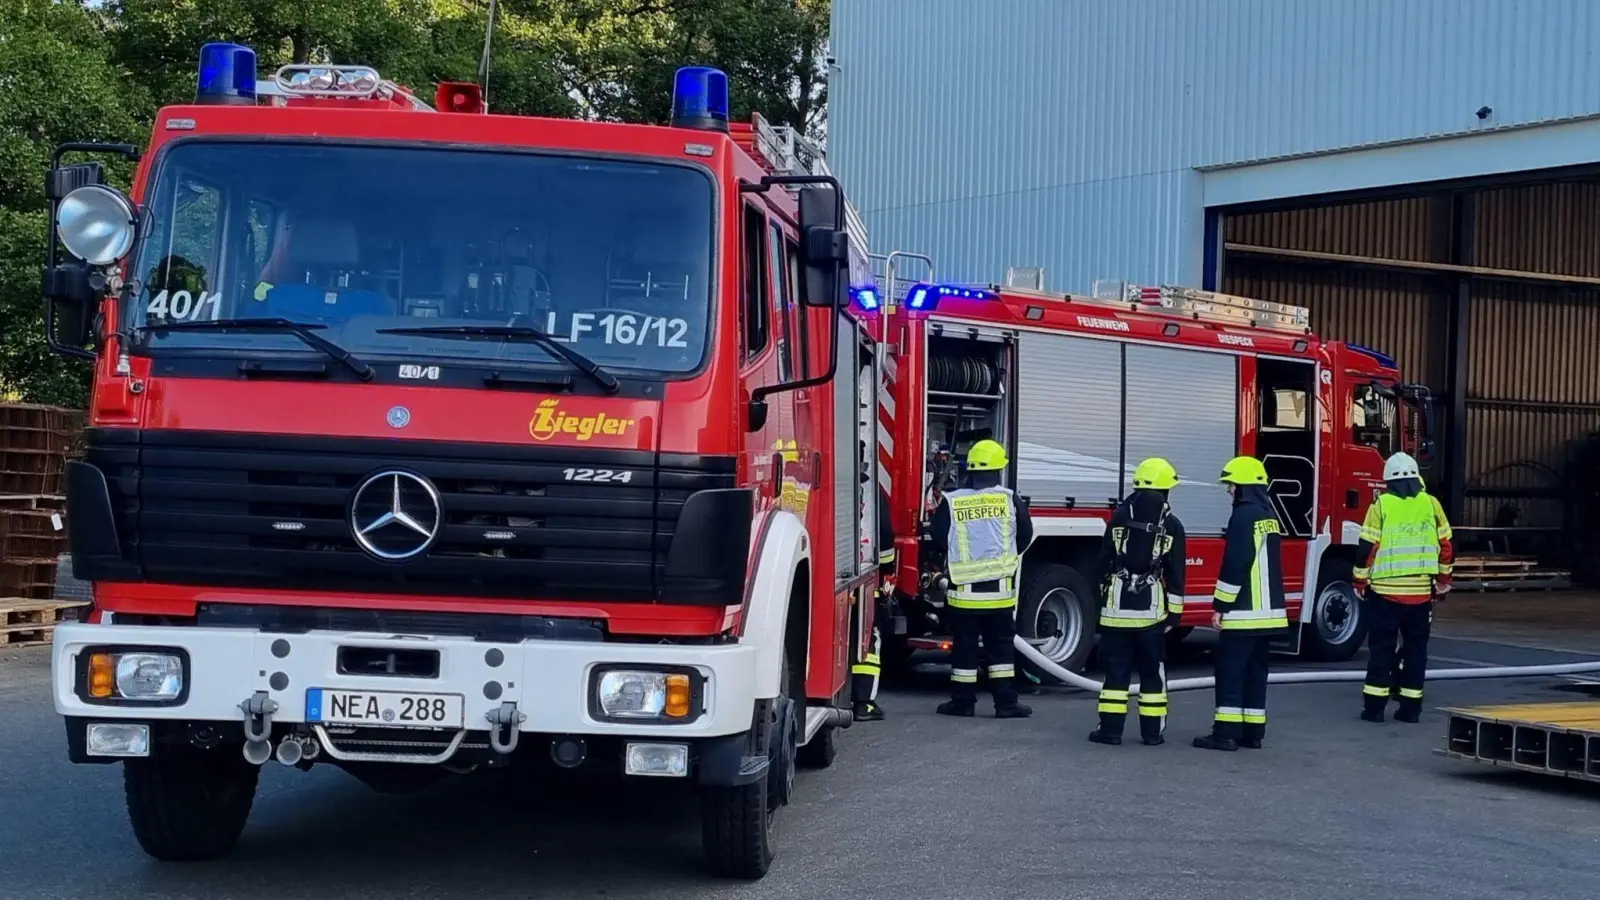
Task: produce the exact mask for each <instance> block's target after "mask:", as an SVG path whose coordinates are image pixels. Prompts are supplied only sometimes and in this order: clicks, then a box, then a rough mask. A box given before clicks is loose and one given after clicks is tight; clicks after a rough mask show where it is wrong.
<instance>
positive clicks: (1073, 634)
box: [1017, 563, 1099, 684]
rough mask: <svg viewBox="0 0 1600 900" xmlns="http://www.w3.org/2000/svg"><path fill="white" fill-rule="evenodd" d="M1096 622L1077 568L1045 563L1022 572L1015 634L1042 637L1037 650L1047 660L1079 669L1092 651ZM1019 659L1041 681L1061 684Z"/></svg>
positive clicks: (1086, 585)
mask: <svg viewBox="0 0 1600 900" xmlns="http://www.w3.org/2000/svg"><path fill="white" fill-rule="evenodd" d="M1098 621H1099V605H1098V604H1097V603H1096V602H1095V597H1094V591H1093V589H1091V588H1090V587H1089V582H1088V580H1087V579H1085V578H1084V577H1083V575H1082V574H1081V573H1080V572H1079V571H1078V570H1077V569H1074V568H1072V567H1071V566H1064V565H1060V564H1058V563H1049V564H1046V565H1041V566H1038V567H1037V568H1031V569H1027V570H1025V571H1024V572H1023V575H1022V600H1021V603H1020V604H1019V605H1018V607H1017V634H1019V635H1021V636H1022V637H1024V638H1038V637H1045V638H1046V640H1045V642H1044V644H1043V645H1041V646H1040V647H1039V648H1038V649H1039V652H1040V653H1042V654H1044V656H1045V657H1046V658H1047V659H1049V660H1050V661H1051V662H1053V663H1055V664H1056V665H1058V666H1060V667H1061V668H1063V669H1066V670H1067V671H1069V672H1080V671H1082V670H1083V668H1084V667H1085V666H1086V665H1088V662H1089V654H1090V653H1092V652H1093V651H1094V642H1095V630H1096V625H1097V624H1098ZM1020 662H1022V663H1023V665H1024V666H1025V667H1026V668H1027V670H1028V671H1029V672H1032V673H1033V674H1034V676H1035V677H1037V678H1039V679H1040V680H1041V681H1042V682H1043V683H1045V684H1060V683H1061V681H1060V680H1059V679H1057V678H1056V677H1054V676H1053V675H1049V674H1047V673H1045V672H1041V671H1039V670H1038V669H1037V668H1035V667H1034V666H1033V665H1031V664H1029V663H1028V662H1027V660H1026V659H1022V660H1020Z"/></svg>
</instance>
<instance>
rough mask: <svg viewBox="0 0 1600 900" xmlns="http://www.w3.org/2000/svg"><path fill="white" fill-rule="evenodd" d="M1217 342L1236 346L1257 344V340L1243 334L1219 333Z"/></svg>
mask: <svg viewBox="0 0 1600 900" xmlns="http://www.w3.org/2000/svg"><path fill="white" fill-rule="evenodd" d="M1217 343H1219V344H1233V345H1234V346H1236V347H1254V346H1255V345H1256V342H1255V341H1253V340H1251V339H1250V338H1247V337H1245V336H1244V335H1242V334H1219V335H1217Z"/></svg>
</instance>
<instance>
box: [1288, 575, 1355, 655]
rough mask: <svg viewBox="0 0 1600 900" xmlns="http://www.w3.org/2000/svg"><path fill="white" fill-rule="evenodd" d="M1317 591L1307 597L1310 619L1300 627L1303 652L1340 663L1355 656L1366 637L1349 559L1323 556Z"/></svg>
mask: <svg viewBox="0 0 1600 900" xmlns="http://www.w3.org/2000/svg"><path fill="white" fill-rule="evenodd" d="M1320 569H1321V572H1320V574H1319V576H1318V578H1317V592H1316V594H1315V595H1313V596H1312V597H1310V598H1308V600H1307V602H1309V603H1310V604H1311V614H1310V621H1308V622H1306V623H1305V625H1303V626H1302V632H1301V636H1300V637H1301V645H1302V646H1303V647H1304V652H1305V655H1306V656H1308V657H1310V658H1311V659H1315V660H1320V661H1323V662H1344V661H1345V660H1348V659H1350V658H1351V657H1352V656H1355V655H1356V651H1357V650H1360V649H1361V643H1362V641H1365V640H1366V639H1367V620H1366V618H1365V617H1364V616H1363V615H1362V614H1361V598H1360V597H1359V596H1357V595H1356V589H1355V587H1354V586H1353V585H1352V583H1351V582H1352V580H1353V575H1352V567H1351V564H1350V561H1349V560H1346V559H1338V558H1334V559H1329V558H1327V557H1323V560H1322V565H1321V567H1320Z"/></svg>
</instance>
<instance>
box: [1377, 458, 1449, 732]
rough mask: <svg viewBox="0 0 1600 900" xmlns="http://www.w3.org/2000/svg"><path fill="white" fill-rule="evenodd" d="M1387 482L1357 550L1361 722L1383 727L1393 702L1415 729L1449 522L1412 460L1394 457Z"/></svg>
mask: <svg viewBox="0 0 1600 900" xmlns="http://www.w3.org/2000/svg"><path fill="white" fill-rule="evenodd" d="M1383 480H1384V482H1385V484H1386V485H1387V490H1385V491H1384V492H1383V493H1382V494H1379V495H1378V497H1377V499H1376V500H1374V501H1373V502H1372V505H1371V506H1369V507H1367V517H1366V521H1365V522H1363V523H1362V525H1361V539H1360V542H1359V543H1358V544H1357V545H1356V559H1357V565H1356V569H1355V582H1356V583H1355V587H1356V591H1357V592H1359V593H1361V594H1362V595H1363V598H1364V603H1363V610H1364V611H1365V613H1366V616H1367V636H1368V637H1367V640H1368V643H1367V678H1366V682H1365V683H1364V684H1363V685H1362V686H1361V693H1362V700H1363V704H1362V710H1361V718H1363V719H1365V720H1367V721H1368V722H1382V721H1383V714H1384V710H1385V709H1386V708H1387V707H1388V705H1389V700H1390V698H1393V699H1395V700H1397V701H1398V706H1397V707H1396V708H1395V713H1394V717H1395V719H1397V720H1399V721H1401V722H1413V723H1414V722H1416V721H1417V720H1418V719H1420V718H1421V715H1422V683H1423V679H1424V678H1425V677H1426V675H1427V670H1428V633H1429V631H1430V630H1431V629H1432V625H1433V603H1434V599H1435V598H1436V597H1438V596H1441V595H1443V594H1445V593H1447V592H1448V591H1449V590H1450V572H1451V564H1452V562H1453V561H1454V559H1455V551H1454V548H1453V547H1452V546H1451V543H1450V541H1451V537H1452V534H1451V530H1450V520H1449V519H1447V518H1446V517H1445V514H1444V508H1443V507H1442V506H1440V505H1439V501H1438V500H1437V499H1436V498H1434V497H1433V495H1431V494H1429V493H1428V492H1427V491H1426V490H1424V489H1423V487H1422V473H1421V472H1420V471H1418V469H1417V461H1416V460H1415V459H1412V458H1411V455H1410V454H1407V453H1396V454H1394V455H1393V456H1391V457H1389V459H1388V461H1387V462H1385V463H1384V466H1383ZM1397 637H1398V638H1399V641H1400V652H1399V653H1398V654H1396V653H1395V639H1396V638H1397Z"/></svg>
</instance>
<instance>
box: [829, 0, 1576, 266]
mask: <svg viewBox="0 0 1600 900" xmlns="http://www.w3.org/2000/svg"><path fill="white" fill-rule="evenodd" d="M1597 44H1600V4H1596V3H1594V2H1593V0H1523V2H1519V3H1510V2H1506V0H1404V2H1398V0H1395V2H1384V0H1344V2H1328V0H1164V2H1160V3H1129V2H1127V0H1071V2H1063V0H1004V2H1001V0H990V2H972V0H834V3H833V30H832V40H831V45H830V46H831V51H832V52H833V53H834V55H835V57H836V59H837V67H836V68H835V69H834V70H833V71H832V77H831V80H830V95H829V109H828V127H829V143H830V147H829V156H830V161H831V162H832V164H833V167H834V169H835V170H836V171H837V172H838V173H839V175H840V177H841V179H842V180H843V181H844V183H845V185H846V187H847V188H848V189H849V190H850V192H851V193H852V195H853V196H854V198H855V201H856V205H857V206H858V208H860V210H861V211H862V213H863V215H864V216H865V217H866V219H867V223H868V225H869V226H870V228H871V231H872V235H873V239H874V243H875V244H876V245H877V249H880V250H885V251H886V250H889V249H906V250H918V251H923V252H927V253H931V254H933V256H934V257H935V259H936V260H937V263H938V268H939V271H940V273H941V274H942V275H947V276H949V277H951V278H954V279H960V280H994V279H998V278H999V277H1000V276H1001V275H1002V274H1003V272H1004V269H1005V267H1006V266H1007V265H1041V266H1044V267H1045V268H1046V270H1047V275H1048V278H1049V281H1050V285H1051V286H1052V287H1053V288H1056V289H1062V290H1065V289H1072V290H1087V289H1088V288H1089V287H1090V284H1091V282H1092V281H1093V280H1094V279H1096V278H1107V277H1127V278H1131V279H1135V280H1140V281H1147V282H1157V281H1166V282H1171V281H1188V282H1194V281H1197V280H1198V275H1199V272H1200V264H1201V252H1202V250H1201V243H1202V241H1201V238H1202V235H1201V234H1200V233H1199V232H1200V230H1201V229H1202V228H1203V219H1202V217H1201V212H1202V204H1203V199H1202V197H1201V192H1200V187H1199V180H1200V179H1199V175H1198V174H1197V173H1196V172H1195V171H1194V170H1195V168H1196V167H1206V166H1217V165H1228V164H1237V163H1243V162H1248V161H1254V160H1262V159H1268V158H1276V157H1283V156H1291V155H1303V154H1313V153H1325V152H1328V151H1331V150H1336V149H1340V148H1353V147H1359V146H1369V145H1373V144H1380V143H1387V142H1395V141H1409V140H1417V139H1421V138H1427V137H1438V136H1443V135H1453V134H1462V133H1470V132H1473V131H1478V130H1483V129H1487V128H1505V127H1514V126H1518V125H1527V124H1534V123H1540V122H1550V121H1559V120H1562V119H1569V118H1575V117H1586V116H1592V115H1595V114H1597V113H1600V54H1595V53H1593V52H1592V49H1593V47H1594V46H1596V45H1597ZM1482 106H1489V107H1491V108H1492V109H1493V113H1492V114H1491V115H1490V116H1489V117H1488V119H1486V120H1479V119H1478V118H1477V117H1476V116H1475V115H1474V113H1475V111H1476V110H1477V109H1479V108H1480V107H1482Z"/></svg>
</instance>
